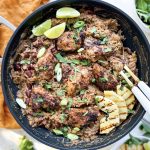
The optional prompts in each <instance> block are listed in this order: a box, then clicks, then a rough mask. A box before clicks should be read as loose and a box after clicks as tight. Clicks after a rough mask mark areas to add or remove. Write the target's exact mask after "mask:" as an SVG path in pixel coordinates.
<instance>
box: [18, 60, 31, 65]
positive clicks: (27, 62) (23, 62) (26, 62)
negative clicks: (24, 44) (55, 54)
mask: <svg viewBox="0 0 150 150" xmlns="http://www.w3.org/2000/svg"><path fill="white" fill-rule="evenodd" d="M20 64H22V65H25V64H27V65H29V64H30V60H21V61H20Z"/></svg>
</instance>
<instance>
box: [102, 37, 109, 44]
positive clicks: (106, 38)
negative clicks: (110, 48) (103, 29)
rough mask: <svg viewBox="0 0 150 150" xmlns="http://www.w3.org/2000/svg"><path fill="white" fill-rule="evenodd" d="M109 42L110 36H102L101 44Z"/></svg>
mask: <svg viewBox="0 0 150 150" xmlns="http://www.w3.org/2000/svg"><path fill="white" fill-rule="evenodd" d="M107 42H108V37H102V38H100V44H102V45H104V44H107Z"/></svg>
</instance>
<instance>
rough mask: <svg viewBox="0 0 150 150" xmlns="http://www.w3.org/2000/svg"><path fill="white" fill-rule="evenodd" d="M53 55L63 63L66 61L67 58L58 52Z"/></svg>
mask: <svg viewBox="0 0 150 150" xmlns="http://www.w3.org/2000/svg"><path fill="white" fill-rule="evenodd" d="M55 56H56V58H57V59H58V60H59V62H63V63H66V62H67V60H66V59H65V58H64V57H62V56H61V54H60V53H57V54H56V55H55Z"/></svg>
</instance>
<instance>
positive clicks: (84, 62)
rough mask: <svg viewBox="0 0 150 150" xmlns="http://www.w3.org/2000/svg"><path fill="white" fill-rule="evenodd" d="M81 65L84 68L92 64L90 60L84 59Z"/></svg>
mask: <svg viewBox="0 0 150 150" xmlns="http://www.w3.org/2000/svg"><path fill="white" fill-rule="evenodd" d="M80 64H81V65H83V66H89V65H90V64H91V63H90V61H89V60H86V59H83V60H81V61H80Z"/></svg>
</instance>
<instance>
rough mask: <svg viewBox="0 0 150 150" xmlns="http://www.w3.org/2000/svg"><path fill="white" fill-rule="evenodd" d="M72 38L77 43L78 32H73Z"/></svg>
mask: <svg viewBox="0 0 150 150" xmlns="http://www.w3.org/2000/svg"><path fill="white" fill-rule="evenodd" d="M72 38H73V39H74V41H75V43H78V41H79V36H78V33H77V32H75V33H74V34H73V37H72Z"/></svg>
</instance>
